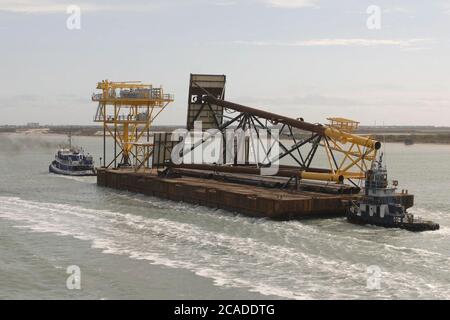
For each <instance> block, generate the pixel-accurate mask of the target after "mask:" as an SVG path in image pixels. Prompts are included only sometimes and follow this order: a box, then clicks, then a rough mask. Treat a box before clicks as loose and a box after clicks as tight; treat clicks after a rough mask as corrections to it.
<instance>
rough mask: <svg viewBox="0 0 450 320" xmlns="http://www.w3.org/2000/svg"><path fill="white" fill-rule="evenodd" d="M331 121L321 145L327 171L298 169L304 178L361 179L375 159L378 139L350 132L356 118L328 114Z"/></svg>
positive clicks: (356, 123)
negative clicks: (327, 167)
mask: <svg viewBox="0 0 450 320" xmlns="http://www.w3.org/2000/svg"><path fill="white" fill-rule="evenodd" d="M328 120H330V124H329V125H328V126H327V127H326V129H325V132H324V138H323V139H324V140H325V141H323V142H322V143H321V144H320V145H321V146H322V147H323V148H324V149H325V153H326V156H327V160H328V161H327V162H328V165H329V170H330V173H310V172H308V173H303V172H302V173H301V176H302V177H303V178H304V179H312V180H323V181H335V182H342V178H343V179H350V180H363V179H365V177H366V171H367V170H369V169H370V168H371V166H372V163H373V161H374V160H375V159H376V155H377V150H378V149H379V148H380V147H381V144H380V142H378V141H376V140H374V139H372V138H371V137H366V136H359V135H356V134H354V133H353V132H354V131H355V130H356V129H357V128H358V125H359V122H357V121H353V120H350V119H345V118H328Z"/></svg>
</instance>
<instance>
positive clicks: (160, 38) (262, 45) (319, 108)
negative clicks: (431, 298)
mask: <svg viewBox="0 0 450 320" xmlns="http://www.w3.org/2000/svg"><path fill="white" fill-rule="evenodd" d="M69 4H75V5H78V6H79V7H80V8H81V29H79V30H77V29H75V30H69V29H68V28H67V26H66V21H67V19H68V17H69V14H67V12H66V9H67V6H68V5H69ZM370 5H377V6H379V7H380V9H381V28H380V29H369V28H368V27H367V23H366V22H367V19H368V18H369V16H370V15H369V14H368V13H367V12H366V10H367V8H368V7H369V6H370ZM0 40H1V45H0V63H1V72H0V88H1V89H0V112H1V113H0V124H24V123H27V122H40V123H42V124H92V123H93V122H92V118H93V116H94V113H95V109H96V104H95V103H93V102H91V101H90V96H91V94H92V92H93V91H94V89H95V86H96V83H97V82H98V81H100V80H102V79H109V80H112V81H124V80H142V81H144V82H146V83H153V84H154V85H160V84H162V85H163V86H164V88H165V90H166V91H167V92H171V93H174V94H175V99H176V101H175V103H173V104H172V105H171V106H170V107H169V108H168V109H167V110H166V111H164V112H163V114H162V115H161V116H160V118H159V120H158V121H157V124H185V117H186V108H187V90H188V81H189V74H190V73H217V74H226V75H227V80H228V84H227V97H226V98H227V99H228V100H231V101H234V102H237V103H241V104H247V105H249V106H255V107H261V108H263V109H265V110H269V111H273V112H278V113H281V114H284V115H288V116H293V117H300V116H301V117H303V118H305V120H306V121H310V122H325V121H326V120H325V119H326V118H327V117H329V116H343V117H347V118H351V119H355V120H358V121H361V122H362V123H363V124H367V125H373V124H375V123H377V124H383V123H384V124H386V125H393V124H398V125H446V126H448V125H450V1H448V0H447V1H445V0H442V1H441V0H402V1H395V0H390V1H387V0H371V1H364V0H342V1H336V0H241V1H239V0H235V1H233V0H154V1H151V0H150V1H138V0H131V1H118V0H117V1H103V0H96V1H77V0H71V1H56V0H45V1H43V0H23V1H21V0H18V1H9V0H0Z"/></svg>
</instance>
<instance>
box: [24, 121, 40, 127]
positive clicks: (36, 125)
mask: <svg viewBox="0 0 450 320" xmlns="http://www.w3.org/2000/svg"><path fill="white" fill-rule="evenodd" d="M27 127H28V128H39V122H28V123H27Z"/></svg>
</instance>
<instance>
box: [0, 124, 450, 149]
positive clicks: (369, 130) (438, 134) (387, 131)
mask: <svg viewBox="0 0 450 320" xmlns="http://www.w3.org/2000/svg"><path fill="white" fill-rule="evenodd" d="M180 128H183V126H154V127H153V128H152V129H151V130H150V133H154V132H172V131H173V130H175V129H180ZM69 132H70V133H71V134H72V135H73V136H85V137H101V136H103V128H102V127H100V126H45V127H38V128H29V127H25V126H0V134H1V133H17V134H25V135H27V134H30V135H33V136H35V135H67V134H69ZM357 134H360V135H371V136H373V137H374V139H375V140H378V141H382V142H391V143H405V144H408V145H410V144H416V143H418V144H422V143H425V144H444V145H448V144H450V127H425V126H418V127H402V126H398V127H361V128H360V129H359V130H358V132H357ZM294 135H295V136H296V138H302V137H304V136H305V135H304V133H294Z"/></svg>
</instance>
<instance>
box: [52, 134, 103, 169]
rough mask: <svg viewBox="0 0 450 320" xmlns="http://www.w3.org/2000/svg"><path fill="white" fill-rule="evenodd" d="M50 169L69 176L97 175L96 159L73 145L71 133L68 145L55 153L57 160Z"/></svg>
mask: <svg viewBox="0 0 450 320" xmlns="http://www.w3.org/2000/svg"><path fill="white" fill-rule="evenodd" d="M48 169H49V171H50V172H53V173H56V174H62V175H67V176H77V177H80V176H95V175H96V173H95V168H94V160H93V158H92V156H91V155H90V154H89V153H88V154H84V150H83V149H82V148H79V147H73V146H72V138H71V135H70V134H69V145H68V147H65V148H61V149H59V150H58V152H57V153H56V155H55V160H53V161H52V163H51V164H50V166H49V168H48Z"/></svg>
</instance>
